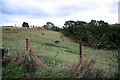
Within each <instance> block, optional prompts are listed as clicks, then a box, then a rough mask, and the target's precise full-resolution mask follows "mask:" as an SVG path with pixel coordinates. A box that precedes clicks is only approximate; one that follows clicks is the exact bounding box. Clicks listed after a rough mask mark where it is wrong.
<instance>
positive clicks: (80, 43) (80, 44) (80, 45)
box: [79, 39, 82, 60]
mask: <svg viewBox="0 0 120 80" xmlns="http://www.w3.org/2000/svg"><path fill="white" fill-rule="evenodd" d="M79 48H80V60H81V58H82V40H81V39H80V42H79Z"/></svg>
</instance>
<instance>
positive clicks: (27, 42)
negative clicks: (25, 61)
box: [26, 39, 28, 51]
mask: <svg viewBox="0 0 120 80" xmlns="http://www.w3.org/2000/svg"><path fill="white" fill-rule="evenodd" d="M26 51H28V39H26Z"/></svg>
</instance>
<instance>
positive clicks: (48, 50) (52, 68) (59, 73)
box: [2, 28, 118, 78]
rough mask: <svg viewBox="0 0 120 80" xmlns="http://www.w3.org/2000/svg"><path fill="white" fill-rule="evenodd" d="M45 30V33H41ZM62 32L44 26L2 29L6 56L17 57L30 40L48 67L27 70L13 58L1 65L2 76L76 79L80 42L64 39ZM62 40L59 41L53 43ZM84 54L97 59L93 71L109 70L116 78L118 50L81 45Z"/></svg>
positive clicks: (40, 58)
mask: <svg viewBox="0 0 120 80" xmlns="http://www.w3.org/2000/svg"><path fill="white" fill-rule="evenodd" d="M41 33H44V35H41ZM61 35H62V34H61V33H60V32H55V31H51V30H45V29H39V30H38V29H29V30H22V31H21V30H20V31H19V30H17V29H15V30H13V31H12V30H11V31H10V30H9V28H8V29H7V30H6V29H3V33H2V41H3V42H2V47H3V48H4V49H8V53H7V54H5V57H7V56H9V57H11V58H12V59H14V58H15V57H16V56H17V53H22V52H23V51H24V50H25V46H26V44H25V39H26V38H28V39H29V40H30V44H31V46H32V48H33V50H34V52H35V54H36V55H37V57H38V58H39V60H40V61H42V62H43V64H44V65H45V66H47V67H48V68H47V69H42V70H39V69H38V70H37V71H36V72H33V73H27V72H26V68H25V67H24V66H23V65H19V66H18V65H16V64H15V63H14V61H12V62H11V63H9V64H8V65H6V66H3V68H2V74H3V76H2V77H3V78H25V76H26V74H28V76H29V77H31V78H32V77H33V76H35V75H36V74H37V78H51V77H54V78H74V77H77V76H74V73H75V71H74V70H73V69H72V68H73V66H76V65H77V64H78V62H79V45H78V44H77V43H74V42H73V41H72V40H70V39H69V38H67V37H63V38H64V41H62V40H61V38H60V36H61ZM55 40H60V43H58V44H56V43H54V41H55ZM82 53H83V54H82V57H83V58H88V59H90V60H92V59H93V60H95V62H96V63H95V64H94V65H93V66H94V69H93V70H94V71H98V72H99V74H101V72H103V73H104V71H106V70H107V72H108V73H109V74H107V75H111V76H110V78H114V77H116V76H115V74H116V73H117V72H118V63H117V56H118V51H117V50H103V49H102V50H100V49H93V48H90V47H86V46H82Z"/></svg>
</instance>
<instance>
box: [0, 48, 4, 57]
mask: <svg viewBox="0 0 120 80" xmlns="http://www.w3.org/2000/svg"><path fill="white" fill-rule="evenodd" d="M4 54H5V52H4V49H1V48H0V58H1V57H2V59H3V57H4Z"/></svg>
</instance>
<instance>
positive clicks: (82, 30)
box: [61, 20, 120, 48]
mask: <svg viewBox="0 0 120 80" xmlns="http://www.w3.org/2000/svg"><path fill="white" fill-rule="evenodd" d="M61 32H62V33H63V34H64V35H65V36H68V37H70V38H72V39H73V40H75V41H76V42H78V41H79V40H80V39H81V40H82V41H83V42H84V43H86V44H87V45H88V44H89V46H95V47H96V48H105V47H107V48H120V25H117V24H113V25H110V24H108V23H107V22H104V21H103V20H100V21H96V20H91V22H89V23H87V22H85V21H73V20H69V21H65V23H64V26H63V28H62V30H61ZM86 44H85V45H86Z"/></svg>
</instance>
